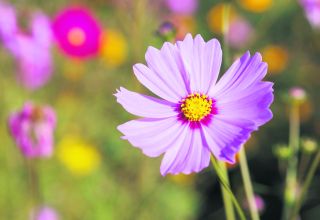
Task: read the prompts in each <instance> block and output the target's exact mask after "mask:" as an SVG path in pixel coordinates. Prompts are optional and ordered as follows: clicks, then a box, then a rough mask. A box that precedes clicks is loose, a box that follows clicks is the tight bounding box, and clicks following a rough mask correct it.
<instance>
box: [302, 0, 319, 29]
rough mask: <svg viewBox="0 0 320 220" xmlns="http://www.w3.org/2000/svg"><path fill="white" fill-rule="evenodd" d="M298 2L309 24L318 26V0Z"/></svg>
mask: <svg viewBox="0 0 320 220" xmlns="http://www.w3.org/2000/svg"><path fill="white" fill-rule="evenodd" d="M300 3H301V5H302V7H303V8H304V11H305V14H306V17H307V19H308V20H309V22H310V24H311V25H312V26H313V27H315V28H320V1H319V0H300Z"/></svg>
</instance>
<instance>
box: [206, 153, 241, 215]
mask: <svg viewBox="0 0 320 220" xmlns="http://www.w3.org/2000/svg"><path fill="white" fill-rule="evenodd" d="M211 162H212V165H213V168H214V170H215V171H216V174H217V176H218V180H219V182H220V184H221V187H222V188H223V189H224V190H223V191H222V196H223V201H224V205H225V211H226V218H227V220H231V219H230V218H231V217H232V216H233V218H234V213H232V214H230V212H233V207H232V204H231V203H230V200H231V201H232V203H233V205H234V206H235V208H236V211H237V213H238V215H239V217H240V219H241V220H246V217H245V215H244V212H243V210H242V208H241V206H240V205H239V203H238V201H237V199H236V197H235V195H234V194H233V193H232V191H231V188H230V183H229V180H228V177H227V172H226V168H225V167H224V168H222V167H221V165H220V164H221V163H220V164H219V162H218V161H217V160H216V159H215V158H214V157H213V156H211ZM224 166H225V165H224ZM225 201H227V203H225ZM231 210H232V211H231Z"/></svg>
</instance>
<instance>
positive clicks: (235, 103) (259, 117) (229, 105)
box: [216, 82, 273, 126]
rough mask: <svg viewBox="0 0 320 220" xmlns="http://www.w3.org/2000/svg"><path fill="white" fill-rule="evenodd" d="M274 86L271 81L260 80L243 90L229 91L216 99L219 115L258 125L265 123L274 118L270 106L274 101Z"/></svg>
mask: <svg viewBox="0 0 320 220" xmlns="http://www.w3.org/2000/svg"><path fill="white" fill-rule="evenodd" d="M272 86H273V83H271V82H259V83H256V84H255V85H252V86H250V87H249V88H247V89H245V90H243V91H241V92H237V91H232V92H229V93H228V94H227V95H224V96H222V97H220V99H218V100H217V101H216V107H217V109H218V112H219V115H220V116H221V117H225V118H229V119H230V118H236V119H245V120H249V121H252V122H253V123H255V124H256V125H257V126H261V125H263V124H265V123H266V122H268V121H269V120H270V119H271V118H272V112H271V110H270V108H269V106H270V105H271V103H272V102H273V93H272V92H273V89H272Z"/></svg>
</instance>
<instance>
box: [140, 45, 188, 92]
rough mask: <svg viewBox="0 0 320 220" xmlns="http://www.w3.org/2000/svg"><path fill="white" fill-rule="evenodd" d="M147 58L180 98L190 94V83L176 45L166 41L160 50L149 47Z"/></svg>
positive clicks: (150, 66) (158, 75) (153, 69)
mask: <svg viewBox="0 0 320 220" xmlns="http://www.w3.org/2000/svg"><path fill="white" fill-rule="evenodd" d="M145 58H146V62H147V64H148V67H149V68H150V69H151V70H152V71H153V72H154V73H155V74H156V76H157V77H158V78H159V80H161V81H163V82H165V83H166V84H167V86H168V87H169V88H170V90H172V91H174V92H175V93H176V94H178V96H179V97H180V98H181V97H185V96H186V95H187V94H188V91H187V90H188V88H187V87H188V86H189V83H188V79H187V75H186V73H185V70H184V66H183V63H182V61H181V57H180V54H179V50H178V48H177V46H176V45H173V44H171V43H168V42H166V43H164V44H163V46H162V48H161V49H160V50H158V49H156V48H154V47H149V48H148V50H147V52H146V56H145Z"/></svg>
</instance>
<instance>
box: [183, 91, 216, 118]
mask: <svg viewBox="0 0 320 220" xmlns="http://www.w3.org/2000/svg"><path fill="white" fill-rule="evenodd" d="M180 107H181V111H182V113H183V115H184V116H185V117H186V118H187V119H188V120H189V121H201V120H202V119H203V118H205V117H206V116H207V115H209V114H210V112H211V109H212V99H210V98H209V97H208V96H206V95H203V94H199V93H194V94H191V95H188V97H187V98H185V99H182V103H181V106H180Z"/></svg>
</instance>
